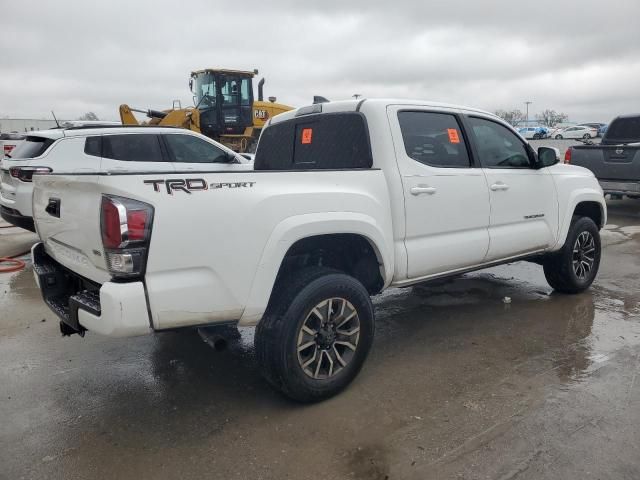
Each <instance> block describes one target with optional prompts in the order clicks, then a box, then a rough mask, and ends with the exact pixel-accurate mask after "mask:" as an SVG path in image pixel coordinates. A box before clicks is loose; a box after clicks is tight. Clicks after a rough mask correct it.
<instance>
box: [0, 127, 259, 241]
mask: <svg viewBox="0 0 640 480" xmlns="http://www.w3.org/2000/svg"><path fill="white" fill-rule="evenodd" d="M251 167H252V163H251V161H249V160H247V159H246V158H244V157H242V156H241V155H239V154H237V153H235V152H233V151H232V150H229V149H228V148H226V147H224V146H223V145H220V144H219V143H217V142H214V141H213V140H211V139H210V138H207V137H205V136H203V135H200V134H198V133H195V132H192V131H189V130H183V129H176V128H162V127H122V126H116V127H105V126H104V125H101V126H99V127H94V128H91V127H87V126H82V127H71V128H61V129H54V130H45V131H40V132H37V133H35V134H34V135H29V136H27V138H26V139H25V141H24V142H23V143H22V144H20V145H19V146H17V147H16V148H15V149H14V150H13V152H11V154H10V155H8V156H7V157H5V158H4V159H2V161H1V162H0V215H2V218H4V219H5V220H6V221H8V222H9V223H11V224H13V225H16V226H18V227H22V228H25V229H27V230H32V231H34V225H33V212H32V207H31V194H32V190H33V187H32V177H33V175H34V173H37V174H48V173H52V172H56V173H70V174H71V173H92V172H120V173H121V172H125V171H127V172H141V171H144V172H158V173H160V172H162V173H174V172H178V171H189V172H192V171H202V172H210V171H220V170H233V169H250V168H251Z"/></svg>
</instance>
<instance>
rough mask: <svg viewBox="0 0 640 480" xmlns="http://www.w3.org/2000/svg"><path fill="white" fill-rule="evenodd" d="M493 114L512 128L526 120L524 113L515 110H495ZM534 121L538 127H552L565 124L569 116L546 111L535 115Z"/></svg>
mask: <svg viewBox="0 0 640 480" xmlns="http://www.w3.org/2000/svg"><path fill="white" fill-rule="evenodd" d="M493 113H495V114H496V115H497V116H498V117H500V118H501V119H503V120H504V121H505V122H507V123H509V124H511V125H512V126H514V127H517V126H519V125H521V124H523V123H524V122H525V120H526V118H525V115H524V113H522V111H521V110H518V109H517V108H516V109H513V110H496V111H495V112H493ZM535 119H536V121H537V122H538V123H539V124H540V125H544V126H545V127H554V126H556V125H557V124H558V123H562V122H566V121H567V120H568V119H569V115H567V114H566V113H562V112H556V111H555V110H550V109H547V110H543V111H542V112H541V113H539V114H537V115H536V116H535Z"/></svg>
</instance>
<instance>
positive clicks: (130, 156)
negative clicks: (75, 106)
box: [85, 133, 164, 162]
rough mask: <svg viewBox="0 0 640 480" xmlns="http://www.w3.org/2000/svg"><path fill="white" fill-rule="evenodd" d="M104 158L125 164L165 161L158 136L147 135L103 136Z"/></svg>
mask: <svg viewBox="0 0 640 480" xmlns="http://www.w3.org/2000/svg"><path fill="white" fill-rule="evenodd" d="M86 148H87V147H86V144H85V150H86ZM102 157H103V158H111V159H113V160H122V161H125V162H162V161H164V158H163V156H162V151H161V150H160V140H159V139H158V136H157V135H153V134H146V133H143V134H137V133H135V134H125V135H105V136H103V137H102Z"/></svg>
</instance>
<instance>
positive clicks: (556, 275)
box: [543, 216, 601, 293]
mask: <svg viewBox="0 0 640 480" xmlns="http://www.w3.org/2000/svg"><path fill="white" fill-rule="evenodd" d="M589 239H592V240H593V241H592V243H591V241H590V240H589ZM585 240H587V242H586V243H582V244H581V243H579V242H583V241H585ZM581 245H586V247H585V248H582V246H581ZM591 248H592V250H590V249H591ZM589 250H590V251H589ZM576 251H578V252H580V251H582V253H575V252H576ZM587 252H588V253H587ZM589 255H591V256H589ZM600 256H601V244H600V232H599V231H598V227H597V226H596V224H595V223H594V222H593V220H591V219H590V218H588V217H576V216H574V217H573V219H572V221H571V226H570V227H569V232H568V233H567V239H566V241H565V243H564V246H563V247H562V249H560V251H558V252H556V253H553V254H551V255H549V257H548V258H546V259H545V261H544V263H543V268H544V276H545V277H546V279H547V282H549V285H551V286H552V287H553V289H554V290H556V291H558V292H561V293H580V292H583V291H584V290H586V289H587V288H589V287H590V286H591V284H592V283H593V280H594V279H595V278H596V275H597V274H598V268H599V267H600ZM575 262H577V264H576V263H575ZM586 264H589V265H590V266H589V268H588V271H587V269H586Z"/></svg>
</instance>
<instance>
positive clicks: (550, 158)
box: [538, 147, 560, 168]
mask: <svg viewBox="0 0 640 480" xmlns="http://www.w3.org/2000/svg"><path fill="white" fill-rule="evenodd" d="M558 162H560V150H558V149H557V148H553V147H539V148H538V166H539V168H545V167H550V166H551V165H555V164H556V163H558Z"/></svg>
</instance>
